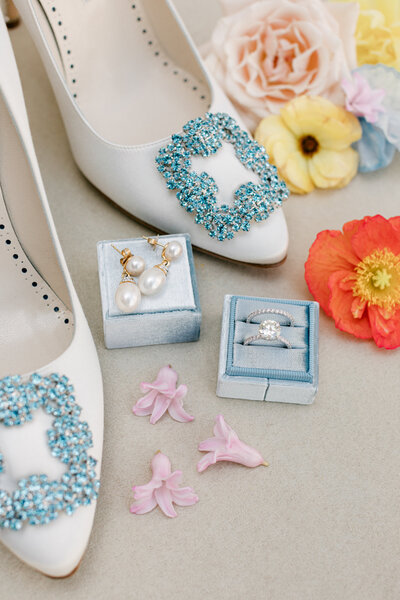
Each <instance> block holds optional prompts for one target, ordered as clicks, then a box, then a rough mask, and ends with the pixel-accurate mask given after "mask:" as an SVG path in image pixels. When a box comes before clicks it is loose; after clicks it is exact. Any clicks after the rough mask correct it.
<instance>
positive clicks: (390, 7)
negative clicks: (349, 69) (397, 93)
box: [339, 0, 400, 70]
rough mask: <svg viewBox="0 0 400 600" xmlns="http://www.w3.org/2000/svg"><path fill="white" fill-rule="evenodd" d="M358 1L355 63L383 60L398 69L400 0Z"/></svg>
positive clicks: (381, 61)
mask: <svg viewBox="0 0 400 600" xmlns="http://www.w3.org/2000/svg"><path fill="white" fill-rule="evenodd" d="M339 1H341V2H349V1H354V0H339ZM358 4H359V6H360V14H359V17H358V21H357V28H356V46H357V61H358V64H359V65H364V64H372V65H375V64H377V63H383V64H384V65H387V66H389V67H394V68H395V69H398V70H400V2H398V0H358Z"/></svg>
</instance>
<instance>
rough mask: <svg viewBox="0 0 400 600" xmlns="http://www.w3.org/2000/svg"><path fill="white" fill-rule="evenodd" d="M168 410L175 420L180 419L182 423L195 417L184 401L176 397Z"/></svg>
mask: <svg viewBox="0 0 400 600" xmlns="http://www.w3.org/2000/svg"><path fill="white" fill-rule="evenodd" d="M168 412H169V414H170V415H171V417H172V418H173V419H175V421H179V422H180V423H189V422H190V421H193V419H194V417H192V416H191V415H189V414H188V413H187V412H186V411H185V409H184V408H183V406H182V403H181V402H180V401H179V400H178V399H177V398H174V399H173V400H172V402H171V404H170V405H169V407H168Z"/></svg>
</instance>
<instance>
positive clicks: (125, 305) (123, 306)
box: [115, 281, 141, 313]
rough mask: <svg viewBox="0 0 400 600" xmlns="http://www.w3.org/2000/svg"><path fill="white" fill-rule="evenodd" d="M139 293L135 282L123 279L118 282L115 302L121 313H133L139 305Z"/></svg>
mask: <svg viewBox="0 0 400 600" xmlns="http://www.w3.org/2000/svg"><path fill="white" fill-rule="evenodd" d="M140 300H141V294H140V290H139V288H138V286H137V285H136V283H133V282H131V281H125V282H124V283H120V284H119V286H118V287H117V291H116V292H115V304H116V305H117V307H118V309H119V310H120V311H121V312H123V313H133V312H135V310H136V308H137V307H138V306H139V304H140Z"/></svg>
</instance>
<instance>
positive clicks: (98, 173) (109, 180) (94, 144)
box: [16, 0, 288, 266]
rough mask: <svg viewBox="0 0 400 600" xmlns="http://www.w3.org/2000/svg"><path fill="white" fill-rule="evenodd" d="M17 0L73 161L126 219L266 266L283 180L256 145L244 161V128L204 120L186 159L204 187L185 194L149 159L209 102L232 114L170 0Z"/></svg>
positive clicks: (276, 238)
mask: <svg viewBox="0 0 400 600" xmlns="http://www.w3.org/2000/svg"><path fill="white" fill-rule="evenodd" d="M16 5H17V8H18V9H19V11H20V13H21V15H22V17H23V20H24V21H25V24H26V26H27V27H28V29H29V31H30V33H31V35H32V37H33V39H34V41H35V43H36V45H37V48H38V50H39V52H40V54H41V56H42V59H43V62H44V65H45V67H46V70H47V73H48V75H49V78H50V81H51V84H52V86H53V89H54V92H55V95H56V98H57V101H58V104H59V107H60V110H61V114H62V116H63V119H64V123H65V127H66V131H67V134H68V137H69V140H70V144H71V148H72V152H73V154H74V157H75V160H76V163H77V164H78V166H79V168H80V169H81V171H82V172H83V173H84V174H85V176H86V177H87V178H88V179H89V180H90V181H91V182H92V183H93V184H94V185H95V186H96V187H98V188H99V189H100V190H101V191H102V192H103V193H104V194H105V195H106V196H107V197H109V198H110V199H111V200H112V201H113V202H115V203H116V204H117V205H119V206H120V207H121V208H122V209H124V210H125V211H126V212H128V213H129V214H131V215H132V216H133V217H134V218H135V219H137V220H139V221H142V222H144V223H145V224H147V225H149V226H150V227H152V228H153V229H157V230H159V231H163V232H167V233H176V232H188V233H190V235H191V237H192V242H193V244H194V245H195V246H197V247H198V248H200V249H202V250H204V251H206V252H209V253H213V254H215V255H217V256H219V257H222V258H227V259H230V260H234V261H241V262H245V263H253V264H258V265H265V266H268V265H271V264H276V263H278V262H280V261H281V260H282V259H284V258H285V256H286V253H287V247H288V232H287V227H286V222H285V218H284V215H283V211H282V208H281V207H280V204H281V200H282V199H283V198H285V197H286V194H287V190H286V187H285V186H284V184H280V183H279V182H278V181H277V177H276V175H275V174H274V173H273V172H270V171H269V169H268V168H267V167H268V164H267V161H266V159H265V155H264V159H261V158H257V160H256V161H255V163H253V167H252V168H253V169H254V170H256V171H257V173H256V174H254V173H253V172H252V170H251V169H250V170H249V167H251V160H250V158H249V155H247V156H245V157H243V160H239V158H238V156H239V154H240V150H245V149H246V147H247V150H248V149H249V146H248V138H246V134H244V136H243V134H240V133H238V132H236V133H235V134H233V135H231V132H227V131H226V130H224V127H223V125H222V124H221V123H220V125H219V130H217V131H214V132H213V135H211V137H209V135H208V134H209V133H210V131H209V128H208V125H207V123H206V124H203V125H202V126H201V127H200V129H199V131H200V134H201V135H202V139H203V143H204V145H205V152H203V154H204V153H205V154H206V156H203V155H202V153H199V151H198V149H197V151H196V149H194V151H193V152H191V151H189V162H190V161H191V162H192V168H193V167H194V165H195V164H196V165H197V166H198V170H197V173H201V172H203V171H204V172H206V173H208V174H210V175H212V176H213V179H214V181H210V180H209V181H208V184H206V189H203V185H204V182H200V181H199V180H198V179H197V180H194V182H192V183H193V185H192V192H191V195H190V200H191V205H190V206H186V207H182V206H181V204H180V201H179V199H178V198H177V197H176V194H177V193H179V191H180V189H182V186H184V185H185V183H184V178H182V179H181V181H180V186H181V187H180V188H177V187H175V188H174V187H173V186H171V185H170V186H169V187H167V186H166V181H165V180H164V178H163V176H162V174H161V173H159V172H158V171H157V169H156V163H155V161H156V158H157V156H158V154H159V151H160V150H161V149H162V148H165V147H166V146H168V145H169V144H170V143H171V135H173V134H174V133H179V132H182V127H183V126H184V125H185V124H186V123H188V122H189V121H191V120H193V119H196V118H197V117H199V116H200V117H203V118H204V116H205V115H206V113H207V111H209V112H210V113H212V114H213V115H215V114H218V113H224V114H229V115H231V116H232V117H234V118H235V119H236V121H237V122H238V124H239V125H241V123H240V120H239V118H238V116H237V114H236V113H235V111H234V109H233V107H232V105H231V104H230V102H229V100H228V99H227V98H226V96H225V95H224V94H223V93H222V91H221V90H220V89H219V88H218V86H217V85H216V83H215V82H214V81H213V80H212V78H211V77H210V75H209V74H208V73H207V71H206V68H205V66H204V64H203V62H202V60H201V58H200V55H199V53H198V52H197V50H196V48H195V46H194V44H193V42H192V40H191V39H190V36H189V34H188V33H187V31H186V29H185V27H184V25H183V23H182V21H181V20H180V18H179V16H178V14H177V13H176V11H175V8H174V6H173V3H172V2H171V1H170V0H136V1H133V2H132V1H130V2H128V1H127V0H113V2H110V1H109V0H96V1H92V2H83V1H82V0H40V1H39V0H16ZM217 129H218V128H217ZM221 132H222V135H223V137H222V147H221V148H217V147H216V146H215V143H214V142H215V135H216V136H217V137H218V136H219V135H220V134H221ZM214 134H215V135H214ZM194 135H195V134H194V133H193V132H192V133H191V134H190V135H189V136H188V137H187V139H186V141H187V143H188V144H189V143H190V141H191V138H193V136H194ZM227 138H231V139H227ZM251 143H252V144H254V145H255V146H254V147H257V144H256V143H255V142H251ZM246 145H247V146H246ZM239 146H241V148H240V147H239ZM187 147H188V146H187ZM187 147H186V149H187ZM234 149H235V150H236V154H235V153H234ZM192 159H193V160H192ZM242 163H244V164H242ZM191 170H192V169H190V168H189V171H191ZM248 182H253V188H251V189H250V188H248V187H247V188H246V190H244V193H242V194H241V195H240V194H239V196H240V198H239V199H237V202H236V206H235V203H234V192H235V190H237V189H238V188H239V187H240V186H241V185H243V184H246V183H248ZM214 183H216V184H217V185H218V188H219V190H218V192H217V191H213V190H214ZM254 185H255V186H258V187H256V188H254ZM242 192H243V190H242ZM207 193H208V194H209V195H207ZM199 202H200V204H201V206H199ZM237 203H239V206H238V205H237ZM221 205H228V206H229V207H230V210H228V209H227V211H225V212H224V210H223V209H221V208H218V207H221ZM185 208H186V210H185ZM198 208H200V211H199V210H198ZM243 210H244V212H245V213H246V214H247V215H250V216H249V217H248V218H247V219H246V218H244V216H243ZM187 211H189V212H187ZM240 211H242V212H240ZM198 212H200V215H198ZM253 213H254V214H253ZM240 215H241V217H240ZM269 215H270V216H269ZM196 219H197V222H196ZM249 225H250V229H249V230H248V231H247V229H248V226H249ZM206 226H207V227H206ZM210 234H211V236H213V237H210Z"/></svg>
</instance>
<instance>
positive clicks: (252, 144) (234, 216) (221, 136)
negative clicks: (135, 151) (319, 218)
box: [156, 113, 289, 242]
mask: <svg viewBox="0 0 400 600" xmlns="http://www.w3.org/2000/svg"><path fill="white" fill-rule="evenodd" d="M224 141H225V142H229V143H230V144H232V145H233V147H234V150H235V154H236V156H237V158H238V159H239V160H240V162H241V163H242V164H243V165H244V166H245V167H247V168H248V169H250V170H251V171H253V172H254V173H256V174H257V175H258V176H259V178H260V183H259V184H255V183H253V182H248V183H245V184H243V185H241V186H240V187H239V188H238V189H237V190H236V191H235V193H234V200H233V204H232V205H231V206H229V205H228V204H222V205H218V204H217V194H218V185H217V183H216V182H215V180H214V178H213V177H211V175H209V174H208V173H206V172H203V173H200V174H199V173H196V172H195V171H193V170H192V168H191V167H192V163H191V160H190V158H191V156H199V155H200V156H204V157H207V156H210V155H212V154H215V153H216V152H217V151H218V149H219V148H221V146H222V142H224ZM156 163H157V165H158V170H159V171H160V173H161V174H162V175H163V176H164V177H165V179H166V183H167V187H168V188H169V189H171V190H177V192H176V197H177V198H178V200H179V202H180V204H181V206H183V207H184V208H185V209H186V210H187V211H188V212H190V213H194V214H195V222H196V223H198V224H199V225H203V226H204V227H205V228H206V229H207V231H208V233H209V235H210V237H212V238H216V239H217V240H219V241H221V242H223V241H224V240H227V239H228V240H230V239H232V238H233V237H234V235H235V233H237V232H239V231H248V230H249V229H250V224H251V221H253V220H254V221H256V222H259V221H263V220H265V219H267V218H268V217H269V215H270V214H271V213H272V212H273V211H274V210H275V209H276V208H277V207H279V206H281V204H282V200H285V199H286V198H288V196H289V190H288V188H287V187H286V184H285V183H284V182H283V181H281V180H280V179H279V177H278V175H277V171H276V167H274V166H273V165H270V164H269V162H268V156H267V154H266V153H265V150H264V148H263V147H262V146H261V145H260V144H259V143H258V142H256V141H254V140H252V139H251V137H250V136H249V134H248V133H247V132H246V131H244V130H243V129H241V128H240V127H239V125H238V124H237V122H236V121H235V119H233V118H232V117H230V116H229V115H227V114H225V113H216V114H212V113H207V114H206V115H205V117H204V118H203V117H198V118H197V119H194V120H192V121H189V122H188V123H186V125H184V127H183V133H182V134H175V135H173V136H172V143H171V144H168V146H166V147H165V148H162V149H161V150H160V151H159V153H158V155H157V157H156Z"/></svg>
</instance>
